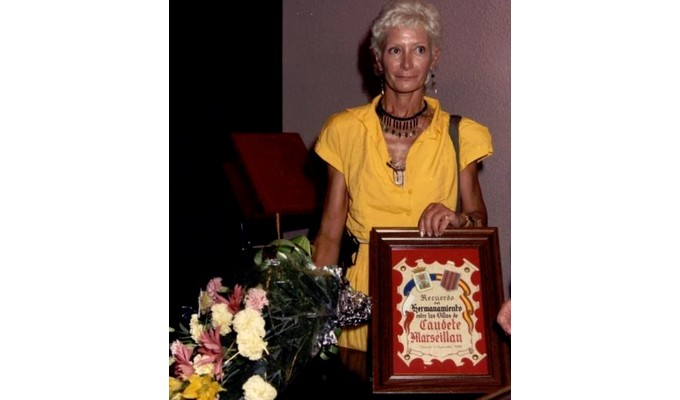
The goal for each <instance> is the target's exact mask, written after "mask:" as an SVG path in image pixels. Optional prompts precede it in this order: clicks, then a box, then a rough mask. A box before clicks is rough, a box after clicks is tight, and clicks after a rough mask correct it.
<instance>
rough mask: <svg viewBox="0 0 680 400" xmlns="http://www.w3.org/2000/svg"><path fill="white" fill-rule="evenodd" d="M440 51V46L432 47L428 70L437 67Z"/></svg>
mask: <svg viewBox="0 0 680 400" xmlns="http://www.w3.org/2000/svg"><path fill="white" fill-rule="evenodd" d="M440 53H441V49H440V48H436V49H434V51H432V62H431V63H430V70H434V69H436V67H437V61H439V54H440Z"/></svg>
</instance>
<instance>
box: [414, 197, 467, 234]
mask: <svg viewBox="0 0 680 400" xmlns="http://www.w3.org/2000/svg"><path fill="white" fill-rule="evenodd" d="M449 224H451V225H452V226H462V225H463V224H465V217H463V215H462V214H459V213H456V212H454V211H452V210H450V209H449V208H447V207H446V206H445V205H443V204H442V203H430V205H428V206H427V207H426V208H425V210H424V211H423V213H422V214H421V215H420V220H419V221H418V230H420V236H421V237H423V236H425V235H427V236H428V237H431V236H432V235H434V236H441V235H442V234H443V233H444V231H445V230H446V228H448V227H449Z"/></svg>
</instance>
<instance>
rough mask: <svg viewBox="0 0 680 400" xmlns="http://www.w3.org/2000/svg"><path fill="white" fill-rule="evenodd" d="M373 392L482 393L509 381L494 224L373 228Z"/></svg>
mask: <svg viewBox="0 0 680 400" xmlns="http://www.w3.org/2000/svg"><path fill="white" fill-rule="evenodd" d="M369 254H370V271H371V272H370V289H371V298H372V301H373V310H372V320H371V346H372V350H371V352H372V353H371V356H372V367H371V369H372V373H373V392H374V393H475V394H489V393H493V392H497V391H499V390H503V389H504V388H506V387H508V386H509V385H510V343H509V338H508V337H507V336H506V335H505V334H504V333H503V331H502V329H501V328H500V327H499V326H498V325H497V324H496V315H497V313H498V310H499V309H500V307H501V304H502V303H503V300H504V297H503V277H502V271H501V266H500V254H499V250H498V231H497V228H494V227H488V228H459V229H451V230H448V231H446V232H445V233H444V235H442V236H441V237H422V238H421V237H420V233H419V232H418V230H417V229H410V228H408V229H407V228H374V229H373V230H372V232H371V240H370V253H369Z"/></svg>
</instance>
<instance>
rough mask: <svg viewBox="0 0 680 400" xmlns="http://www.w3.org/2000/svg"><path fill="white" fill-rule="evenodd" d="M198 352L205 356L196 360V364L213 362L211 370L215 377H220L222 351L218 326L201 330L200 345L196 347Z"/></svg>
mask: <svg viewBox="0 0 680 400" xmlns="http://www.w3.org/2000/svg"><path fill="white" fill-rule="evenodd" d="M198 352H199V353H201V354H203V355H204V356H205V357H203V358H202V359H201V360H200V361H198V362H197V363H196V366H201V365H203V364H208V363H214V369H213V372H214V373H215V378H217V379H222V375H223V372H222V357H223V356H224V353H223V352H222V343H221V342H220V330H219V328H218V329H206V330H204V331H203V334H202V335H201V347H199V348H198Z"/></svg>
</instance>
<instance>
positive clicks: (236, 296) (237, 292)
mask: <svg viewBox="0 0 680 400" xmlns="http://www.w3.org/2000/svg"><path fill="white" fill-rule="evenodd" d="M241 301H243V287H242V286H241V285H235V286H234V291H233V292H232V293H231V296H229V301H228V302H227V305H228V306H229V311H230V312H231V313H232V314H236V313H237V312H239V311H241Z"/></svg>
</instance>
